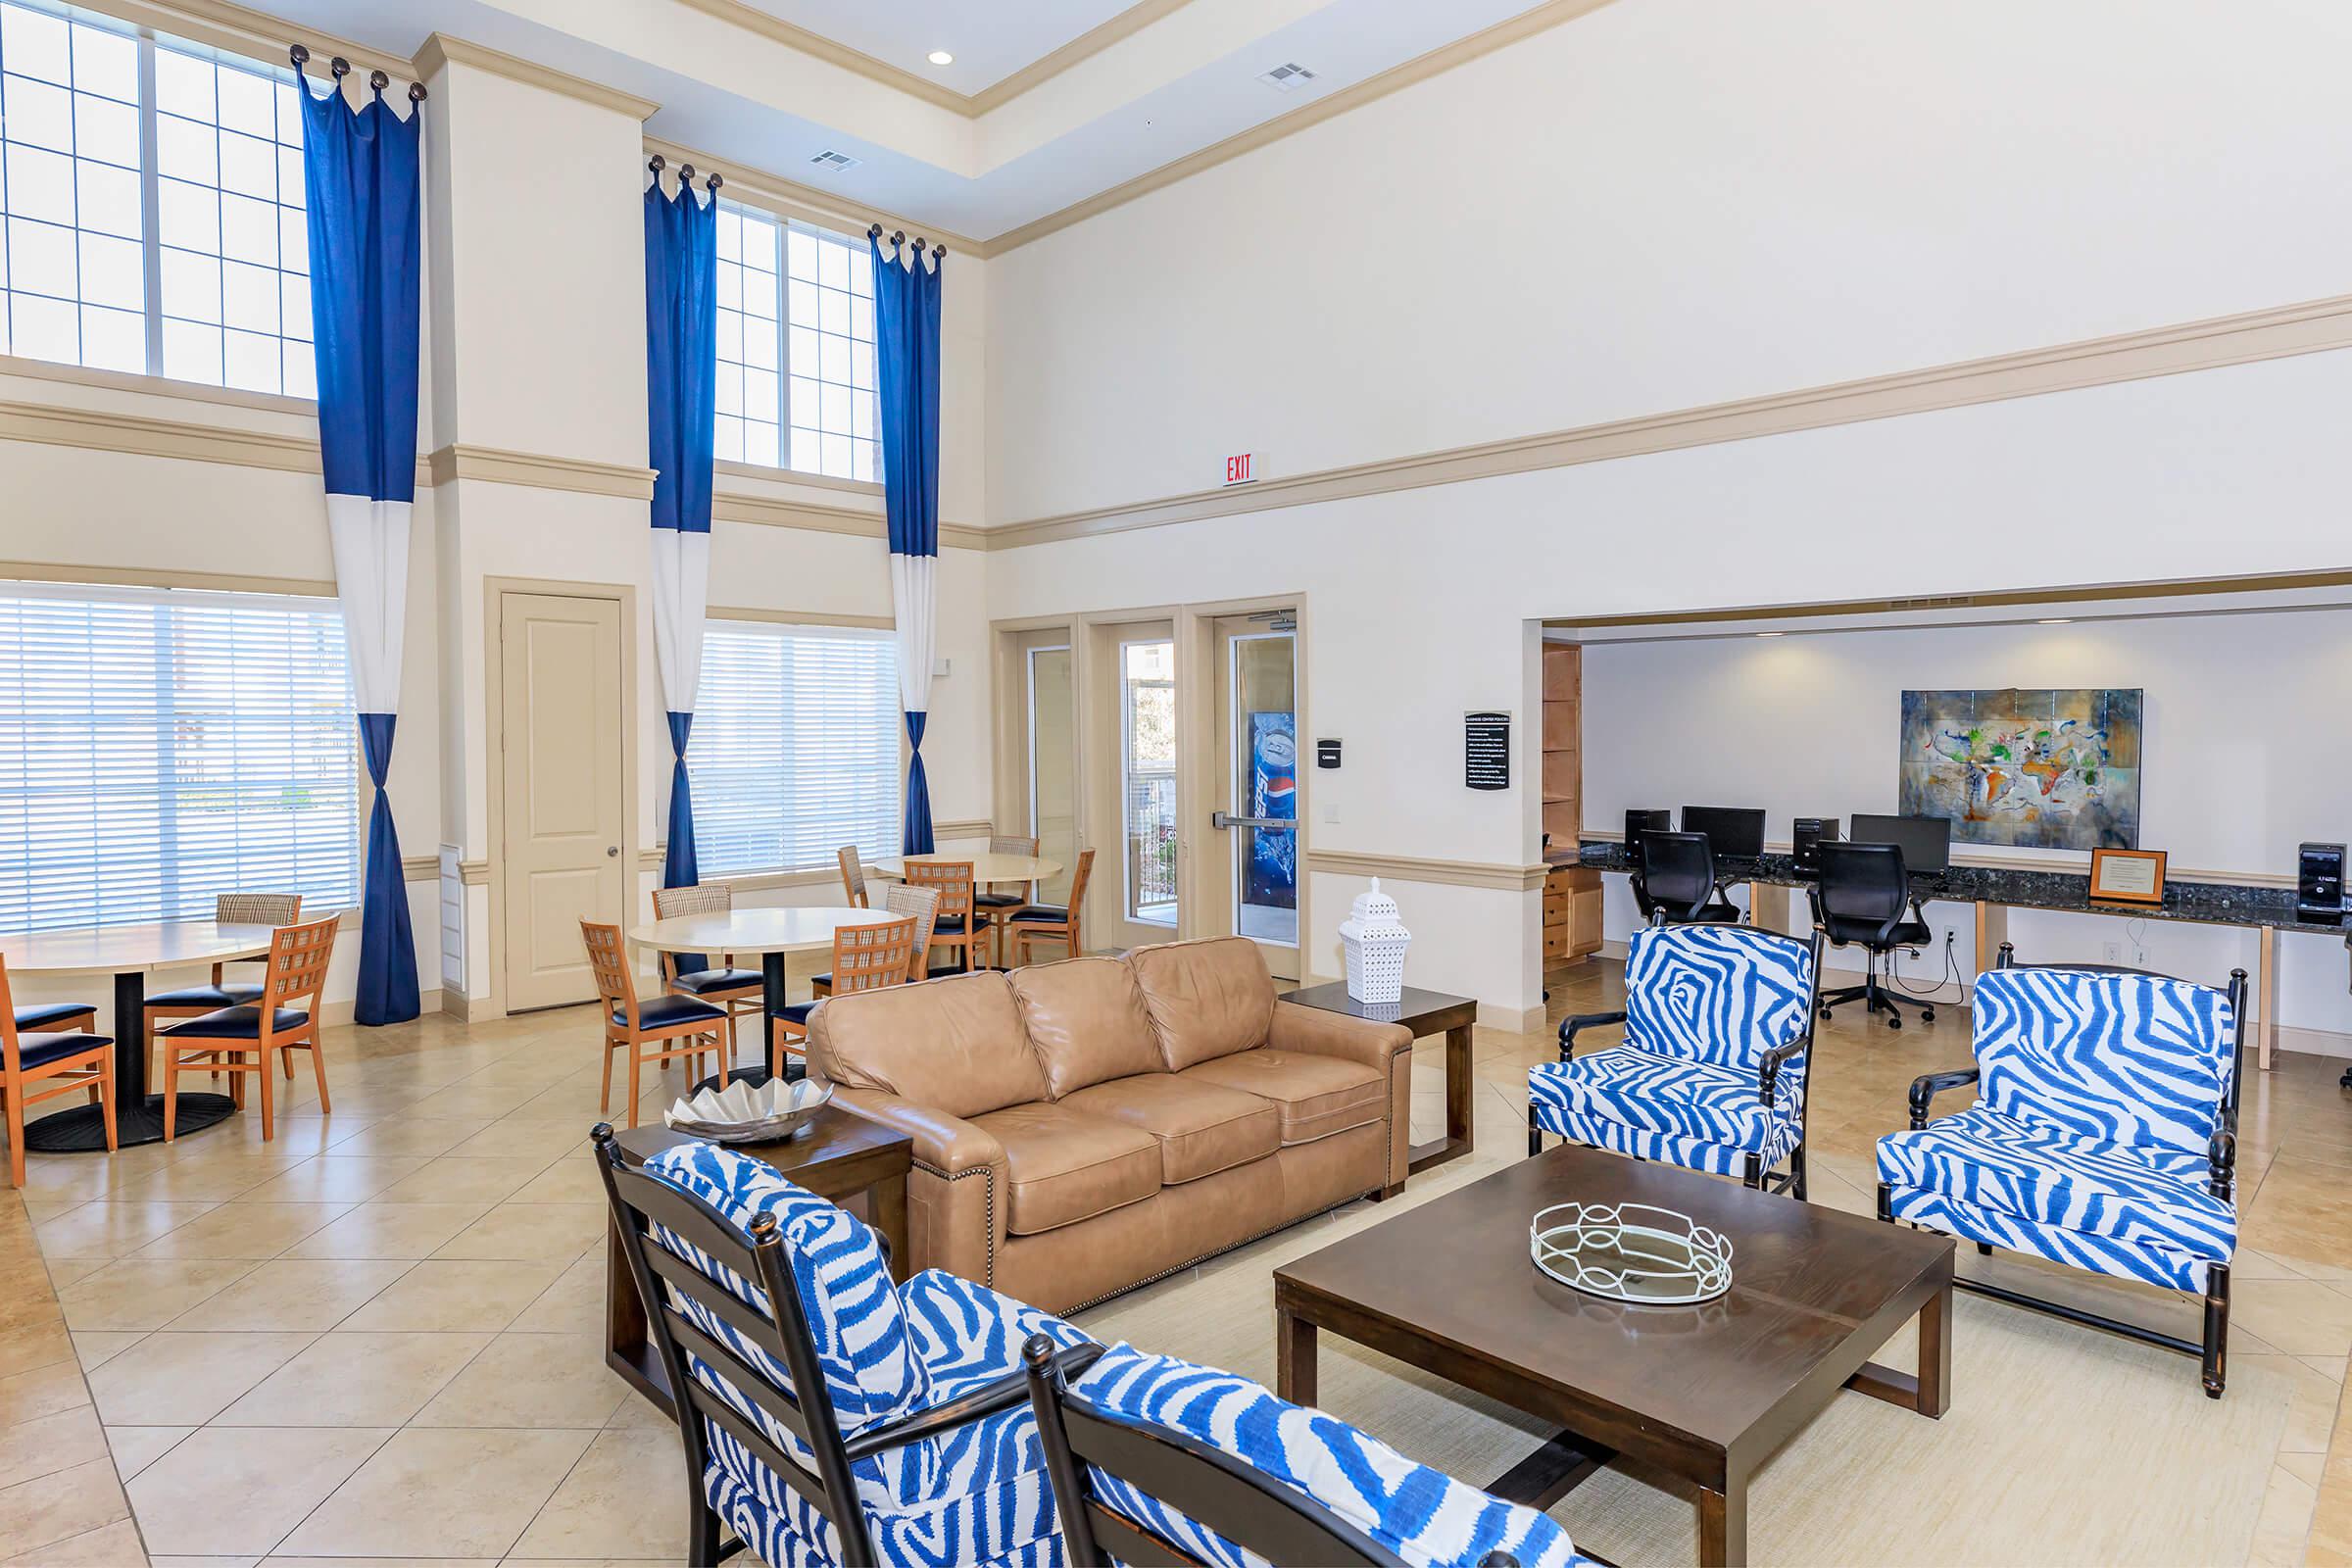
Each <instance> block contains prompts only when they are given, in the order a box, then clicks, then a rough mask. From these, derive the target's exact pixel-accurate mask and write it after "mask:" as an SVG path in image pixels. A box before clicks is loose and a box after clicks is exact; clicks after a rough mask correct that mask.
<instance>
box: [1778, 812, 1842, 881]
mask: <svg viewBox="0 0 2352 1568" xmlns="http://www.w3.org/2000/svg"><path fill="white" fill-rule="evenodd" d="M1789 838H1790V841H1791V845H1792V847H1793V849H1794V850H1795V859H1796V868H1797V869H1798V870H1799V871H1817V870H1819V869H1821V858H1820V857H1819V856H1816V855H1815V854H1814V853H1813V847H1814V846H1815V845H1817V844H1824V843H1832V844H1834V843H1836V842H1837V840H1838V819H1837V818H1836V817H1834V816H1800V817H1798V818H1797V819H1796V825H1795V828H1794V830H1793V831H1792V832H1791V833H1790V835H1789Z"/></svg>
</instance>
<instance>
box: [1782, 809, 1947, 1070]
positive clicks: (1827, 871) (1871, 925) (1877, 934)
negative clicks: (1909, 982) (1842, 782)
mask: <svg viewBox="0 0 2352 1568" xmlns="http://www.w3.org/2000/svg"><path fill="white" fill-rule="evenodd" d="M1813 853H1814V854H1815V856H1817V857H1818V858H1819V859H1820V864H1821V878H1820V880H1819V881H1817V882H1816V883H1814V884H1813V886H1812V887H1811V888H1809V889H1807V890H1806V891H1807V893H1808V895H1809V896H1810V897H1811V899H1812V901H1813V923H1814V924H1815V925H1817V926H1819V927H1820V928H1821V930H1822V934H1823V935H1825V936H1827V937H1828V938H1829V939H1830V945H1831V946H1832V947H1838V948H1842V947H1844V946H1845V945H1846V944H1847V943H1849V942H1855V943H1860V944H1861V945H1862V946H1863V947H1864V948H1865V949H1867V950H1868V953H1867V956H1865V957H1864V958H1863V960H1862V983H1861V984H1860V985H1858V986H1843V987H1840V988H1839V989H1838V990H1835V991H1824V992H1823V993H1822V994H1821V1015H1822V1016H1823V1017H1824V1018H1827V1017H1828V1016H1829V1015H1830V1009H1831V1008H1832V1007H1836V1006H1840V1005H1844V1004H1846V1003H1848V1002H1852V1001H1855V1000H1856V999H1860V1000H1861V1001H1862V1002H1863V1003H1865V1004H1866V1005H1867V1007H1868V1010H1869V1011H1871V1012H1874V1013H1875V1012H1884V1013H1885V1014H1887V1028H1889V1029H1900V1028H1901V1027H1902V1026H1903V1013H1902V1008H1901V1007H1900V1005H1897V1003H1896V1002H1895V1000H1894V999H1893V998H1891V997H1889V996H1887V994H1886V992H1885V991H1884V990H1882V989H1881V988H1880V985H1879V960H1880V959H1881V958H1884V957H1886V956H1887V955H1888V954H1890V953H1892V952H1893V951H1894V950H1895V949H1896V948H1913V949H1919V948H1926V947H1929V946H1931V945H1932V944H1933V943H1934V942H1935V940H1936V934H1935V932H1933V931H1931V930H1930V929H1929V928H1928V917H1927V915H1926V914H1925V913H1923V912H1922V911H1921V909H1920V907H1919V900H1918V899H1917V898H1915V897H1913V895H1912V892H1911V876H1910V873H1909V872H1907V871H1905V870H1904V869H1903V852H1902V851H1901V850H1900V849H1898V848H1896V847H1895V846H1894V845H1891V844H1835V843H1824V844H1820V845H1817V846H1815V848H1814V851H1813ZM1919 1021H1920V1022H1921V1023H1934V1022H1935V1021H1936V1009H1935V1008H1934V1007H1929V1006H1923V1007H1921V1008H1920V1009H1919Z"/></svg>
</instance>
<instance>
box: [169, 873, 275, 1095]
mask: <svg viewBox="0 0 2352 1568" xmlns="http://www.w3.org/2000/svg"><path fill="white" fill-rule="evenodd" d="M301 918H302V895H301V894H299V893H222V894H220V895H219V896H217V897H216V898H215V899H214V900H213V920H214V922H215V923H216V924H220V925H266V926H270V927H271V928H273V929H274V928H275V927H278V926H283V925H292V924H293V923H294V922H295V921H297V920H299V919H301ZM260 961H261V960H260V959H258V958H252V959H230V960H227V961H226V962H222V963H216V964H214V965H213V978H212V981H211V983H210V984H208V985H201V986H182V987H180V988H179V989H178V990H176V991H159V992H157V993H155V995H153V996H151V997H149V998H148V999H147V1006H146V1009H145V1015H144V1016H143V1017H142V1018H141V1019H140V1020H139V1027H140V1038H139V1045H140V1049H141V1050H143V1051H145V1052H146V1053H147V1060H148V1063H149V1068H148V1071H149V1075H150V1076H151V1077H152V1075H153V1073H154V1066H153V1063H154V1061H155V1024H156V1020H157V1019H159V1018H161V1019H164V1020H166V1021H169V1020H171V1019H173V1018H200V1017H202V1016H203V1015H204V1014H206V1013H208V1012H219V1011H220V1010H221V1008H222V1007H250V1006H252V1005H254V1004H255V1003H257V1002H259V1001H261V999H262V983H261V981H259V980H230V979H228V978H226V976H225V974H224V973H223V971H224V970H225V969H226V968H227V964H228V962H251V963H259V962H260ZM293 1068H294V1058H293V1057H291V1056H288V1057H287V1058H286V1070H287V1072H288V1074H289V1075H291V1074H292V1072H293ZM215 1076H216V1077H217V1076H219V1075H218V1074H215Z"/></svg>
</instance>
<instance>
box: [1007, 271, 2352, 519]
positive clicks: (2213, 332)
mask: <svg viewBox="0 0 2352 1568" xmlns="http://www.w3.org/2000/svg"><path fill="white" fill-rule="evenodd" d="M2343 348H2352V295H2336V296H2333V297H2331V298H2328V299H2323V300H2312V301H2307V302H2305V303H2303V304H2298V305H2281V306H2276V307H2273V308H2271V309H2268V310H2261V311H2246V312H2241V313H2239V314H2237V315H2234V316H2222V317H2214V318H2211V319H2206V320H2201V321H2188V322H2182V323H2180V324H2177V325H2171V326H2159V327H2150V328H2147V329H2145V330H2142V331H2137V332H2122V333H2117V334H2115V335H2113V336H2109V337H2099V338H2088V339H2084V340H2082V341H2081V342H2077V343H2064V344H2059V345H2057V346H2055V347H2051V348H2040V349H2029V350H2024V351H2022V352H2019V353H2014V354H1999V355H1993V356H1990V357H1987V358H1985V359H1981V360H1965V361H1961V362H1959V363H1957V364H1952V365H1940V366H1934V367H1931V368H1927V369H1922V370H1903V371H1897V372H1895V373H1893V374H1889V375H1880V376H1871V377H1867V378H1865V379H1862V380H1857V381H1839V382H1836V383H1833V384H1830V385H1827V386H1817V387H1803V388H1799V389H1797V390H1795V391H1791V392H1777V393H1772V394H1768V395H1766V396H1763V397H1755V398H1742V399H1740V400H1738V401H1735V402H1731V403H1716V404H1709V405H1706V406H1703V407H1700V408H1694V409H1681V410H1676V411H1674V412H1671V413H1666V414H1652V415H1642V416H1640V417H1635V418H1631V419H1615V420H1611V421H1609V422H1607V423H1603V424H1590V425H1581V426H1578V427H1575V428H1572V429H1567V430H1554V431H1548V432H1545V433H1544V434H1541V435H1529V436H1515V437H1512V438H1510V439H1508V440H1503V441H1489V442H1483V443H1480V444H1478V445H1475V446H1464V447H1452V448H1447V449H1446V450H1443V451H1438V452H1424V453H1417V454H1415V455H1413V456H1410V457H1403V458H1389V459H1384V460H1380V461H1376V462H1372V463H1359V464H1350V465H1348V466H1342V467H1335V468H1323V469H1318V470H1316V471H1314V472H1310V473H1301V474H1293V475H1288V476H1282V477H1276V478H1270V479H1262V480H1260V481H1258V482H1257V483H1255V484H1252V485H1246V486H1240V487H1237V488H1235V489H1231V490H1195V491H1190V492H1187V493H1185V494H1182V495H1175V496H1165V497H1161V498H1158V499H1155V500H1149V501H1135V502H1127V503H1123V504H1121V505H1118V506H1112V507H1102V508H1096V509H1093V510H1090V511H1085V512H1070V513H1062V514H1060V515H1054V516H1048V517H1039V518H1035V519H1033V520H1030V521H1025V522H1015V523H1006V524H1005V525H1003V526H1000V527H995V528H991V529H989V530H988V538H987V548H988V549H990V550H1017V549H1020V548H1022V547H1023V546H1027V545H1039V544H1050V543H1053V542H1054V541H1057V540H1063V539H1082V538H1092V537H1096V536H1099V535H1102V534H1111V533H1126V532H1129V531H1131V530H1134V529H1137V528H1162V527H1168V526H1171V525H1173V524H1176V523H1184V522H1197V521H1200V520H1201V519H1203V518H1207V517H1225V516H1233V515H1239V514H1243V513H1258V512H1272V511H1276V510H1279V509H1281V508H1285V507H1303V506H1312V505H1316V504H1318V503H1322V502H1329V501H1345V500H1350V499H1353V498H1356V497H1359V496H1369V495H1382V494H1387V493H1389V492H1391V491H1397V490H1414V489H1421V488H1424V487H1427V486H1430V485H1446V484H1460V483H1464V482H1466V481H1469V480H1474V479H1491V478H1495V477H1497V476H1500V475H1505V474H1515V473H1530V472H1534V471H1536V470H1539V469H1544V468H1561V467H1570V466H1575V465H1578V464H1585V463H1606V462H1610V461H1612V460H1615V459H1618V458H1631V457H1642V456H1646V455H1648V454H1651V453H1657V452H1671V451H1675V450H1677V449H1679V448H1683V447H1695V446H1711V445H1715V444H1718V443H1721V442H1726V441H1747V440H1753V439H1755V438H1756V437H1759V436H1772V435H1786V434H1789V433H1791V432H1793V431H1798V430H1815V429H1820V428H1823V427H1824V426H1828V425H1836V424H1855V423H1861V422H1863V421H1865V420H1870V419H1887V418H1895V417H1901V416H1904V415H1912V414H1927V413H1933V412H1935V411H1937V410H1942V409H1956V408H1964V407H1967V406H1969V405H1971V404H1977V403H1996V402H2003V401H2007V400H2009V399H2013V398H2026V397H2038V396H2040V395H2042V394H2044V393H2049V392H2072V391H2079V390H2081V389H2082V388H2085V387H2094V386H2106V385H2109V384H2112V383H2115V382H2119V381H2137V380H2146V379H2149V378H2151V377H2155V376H2162V375H2179V374H2182V373H2185V372H2188V371H2192V370H2208V369H2216V368H2222V367H2225V366H2231V365H2251V364H2255V363H2257V362H2259V361H2263V360H2275V359H2285V358H2289V357H2292V356H2295V355H2299V354H2320V353H2326V352H2327V351H2329V350H2334V349H2343Z"/></svg>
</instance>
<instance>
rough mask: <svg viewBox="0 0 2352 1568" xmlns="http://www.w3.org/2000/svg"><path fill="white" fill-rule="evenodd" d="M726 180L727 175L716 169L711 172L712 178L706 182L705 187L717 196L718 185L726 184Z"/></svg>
mask: <svg viewBox="0 0 2352 1568" xmlns="http://www.w3.org/2000/svg"><path fill="white" fill-rule="evenodd" d="M726 182H727V176H726V175H724V174H722V173H720V172H717V171H716V170H712V171H711V177H710V179H708V180H707V181H705V182H704V186H703V188H704V189H705V190H708V191H709V192H711V195H713V196H715V195H717V194H718V187H719V186H721V185H724V184H725V183H726Z"/></svg>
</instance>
